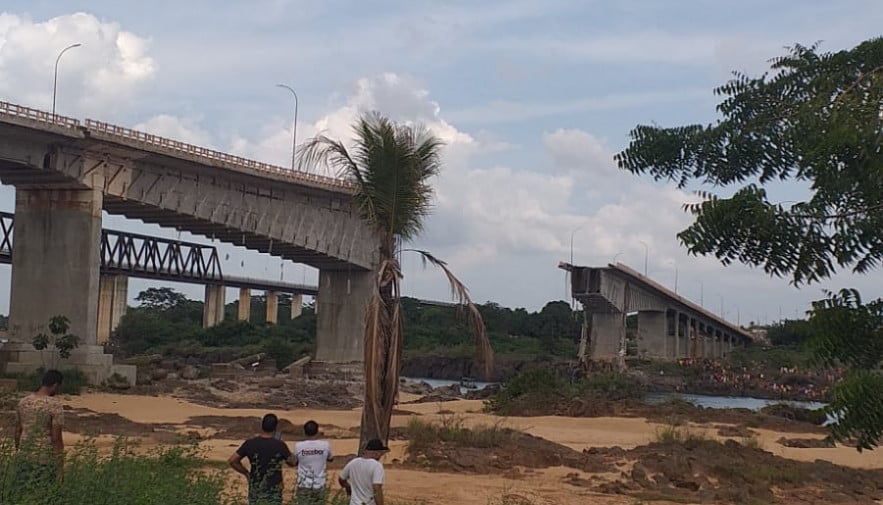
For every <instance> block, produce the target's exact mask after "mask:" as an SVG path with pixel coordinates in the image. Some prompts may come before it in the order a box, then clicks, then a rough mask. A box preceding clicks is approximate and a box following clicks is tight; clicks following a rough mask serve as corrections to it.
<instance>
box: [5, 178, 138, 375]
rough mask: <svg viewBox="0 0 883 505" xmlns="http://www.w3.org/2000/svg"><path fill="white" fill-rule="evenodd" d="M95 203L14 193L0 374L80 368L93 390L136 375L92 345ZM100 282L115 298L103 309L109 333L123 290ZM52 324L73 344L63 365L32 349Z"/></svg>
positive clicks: (91, 195)
mask: <svg viewBox="0 0 883 505" xmlns="http://www.w3.org/2000/svg"><path fill="white" fill-rule="evenodd" d="M102 200H103V198H102V194H101V191H100V190H91V189H53V190H48V189H32V188H26V187H17V188H16V191H15V214H16V217H15V230H14V233H15V240H14V241H13V244H12V283H11V284H12V289H11V293H10V295H11V296H10V306H9V335H10V340H11V341H10V342H9V343H7V344H3V345H2V346H0V367H2V369H3V370H2V371H4V372H6V373H30V372H33V371H34V370H36V369H38V368H41V367H42V368H49V367H54V368H59V369H61V370H64V369H67V368H79V369H80V370H81V371H82V372H83V373H84V374H85V375H86V377H87V378H88V380H89V382H90V383H92V384H100V383H101V382H102V381H104V380H105V379H106V378H107V377H109V376H110V375H111V374H114V373H117V374H119V375H122V376H123V377H126V378H127V379H128V380H129V382H130V383H131V384H135V367H134V366H130V365H114V364H113V356H112V355H110V354H105V353H104V348H103V347H102V346H101V345H99V341H98V321H99V291H100V289H99V286H100V280H99V271H100V250H99V246H100V243H101V209H102V204H103V201H102ZM107 282H109V283H106V284H105V287H104V294H108V293H110V292H113V293H114V295H113V296H111V298H112V300H111V303H109V304H107V305H102V309H106V310H107V312H106V314H107V315H108V317H107V319H108V322H109V324H108V326H107V328H108V330H109V329H110V328H111V327H112V323H113V321H114V320H116V321H118V317H117V316H119V317H121V316H122V309H120V305H123V306H124V305H125V295H121V294H122V293H123V291H124V290H125V285H126V283H125V281H124V280H120V279H117V280H115V281H112V282H110V281H107ZM120 298H121V299H120ZM114 309H116V310H114ZM54 316H64V317H66V318H67V319H68V320H69V321H70V326H69V328H68V331H69V332H70V333H71V334H74V335H77V336H78V337H79V338H80V343H79V346H78V347H77V348H76V349H74V350H73V352H72V353H71V356H70V357H69V358H65V359H62V358H61V357H60V356H58V353H57V351H56V350H55V349H53V348H51V347H50V348H49V349H46V350H43V351H38V350H36V349H34V347H33V345H32V341H33V338H34V337H35V336H37V335H38V334H40V333H48V332H49V329H48V323H49V319H50V318H52V317H54ZM108 333H109V332H108Z"/></svg>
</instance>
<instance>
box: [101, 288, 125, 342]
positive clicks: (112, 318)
mask: <svg viewBox="0 0 883 505" xmlns="http://www.w3.org/2000/svg"><path fill="white" fill-rule="evenodd" d="M128 299H129V278H128V277H126V276H125V275H102V276H101V277H100V279H99V282H98V338H97V340H98V345H103V344H105V343H107V341H108V340H110V337H111V335H112V334H113V332H114V330H116V328H117V326H118V325H119V324H120V319H121V318H122V317H123V315H125V313H126V309H127V308H128V306H127V303H126V302H127V301H128Z"/></svg>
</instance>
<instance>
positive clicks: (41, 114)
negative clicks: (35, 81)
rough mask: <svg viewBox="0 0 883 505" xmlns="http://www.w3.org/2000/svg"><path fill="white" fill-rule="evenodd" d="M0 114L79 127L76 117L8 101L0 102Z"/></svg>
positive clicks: (56, 124)
mask: <svg viewBox="0 0 883 505" xmlns="http://www.w3.org/2000/svg"><path fill="white" fill-rule="evenodd" d="M0 115H6V116H13V117H17V118H22V119H29V120H31V121H36V122H38V123H43V124H50V125H55V126H63V127H65V128H79V126H80V121H79V120H78V119H74V118H71V117H67V116H60V115H58V114H52V113H51V112H46V111H42V110H39V109H32V108H30V107H24V106H22V105H16V104H14V103H9V102H0Z"/></svg>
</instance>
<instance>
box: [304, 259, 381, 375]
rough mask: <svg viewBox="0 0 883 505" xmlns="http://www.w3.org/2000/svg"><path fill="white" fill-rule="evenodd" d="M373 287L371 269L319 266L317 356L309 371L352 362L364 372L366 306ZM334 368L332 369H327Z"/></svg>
mask: <svg viewBox="0 0 883 505" xmlns="http://www.w3.org/2000/svg"><path fill="white" fill-rule="evenodd" d="M373 290H374V272H373V271H369V270H352V271H351V270H320V271H319V293H318V295H317V297H316V359H315V362H314V363H311V366H310V373H324V372H326V369H335V370H340V369H342V368H346V367H345V366H343V365H347V364H348V365H349V366H350V368H352V369H353V370H352V373H354V374H355V373H356V370H358V373H359V374H361V369H362V360H363V359H364V354H365V353H364V342H365V339H364V335H365V309H366V307H367V305H368V301H369V300H370V297H371V294H372V292H373ZM327 371H332V370H327Z"/></svg>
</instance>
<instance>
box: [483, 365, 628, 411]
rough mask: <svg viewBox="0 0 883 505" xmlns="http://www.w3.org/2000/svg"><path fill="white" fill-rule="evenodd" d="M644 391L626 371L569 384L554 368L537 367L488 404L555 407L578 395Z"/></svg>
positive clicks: (608, 396) (609, 397)
mask: <svg viewBox="0 0 883 505" xmlns="http://www.w3.org/2000/svg"><path fill="white" fill-rule="evenodd" d="M644 393H645V388H644V386H643V385H642V384H641V382H639V381H638V380H637V379H636V378H634V377H632V376H629V375H626V374H622V373H603V374H594V375H590V376H588V377H586V378H584V379H582V380H581V381H579V382H577V383H575V384H569V383H567V382H565V381H564V379H562V378H561V377H560V376H559V375H558V374H557V373H556V372H555V371H554V370H552V369H550V368H535V369H531V370H528V371H525V372H521V373H519V374H518V375H516V376H515V377H513V378H512V380H510V381H509V382H508V383H506V384H505V385H504V386H503V388H502V389H501V390H500V391H499V392H498V393H497V394H496V395H494V396H493V397H491V398H490V399H489V400H488V402H487V405H486V408H487V410H489V411H492V412H502V413H505V412H507V411H512V410H518V408H519V407H520V406H521V407H525V406H526V407H530V408H531V410H534V411H535V410H537V409H539V410H540V411H542V410H543V409H544V408H549V409H554V408H555V406H556V404H557V403H560V402H562V401H570V400H574V399H577V398H579V399H586V400H601V401H622V400H633V399H641V398H643V397H644ZM552 411H553V410H550V412H552Z"/></svg>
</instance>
